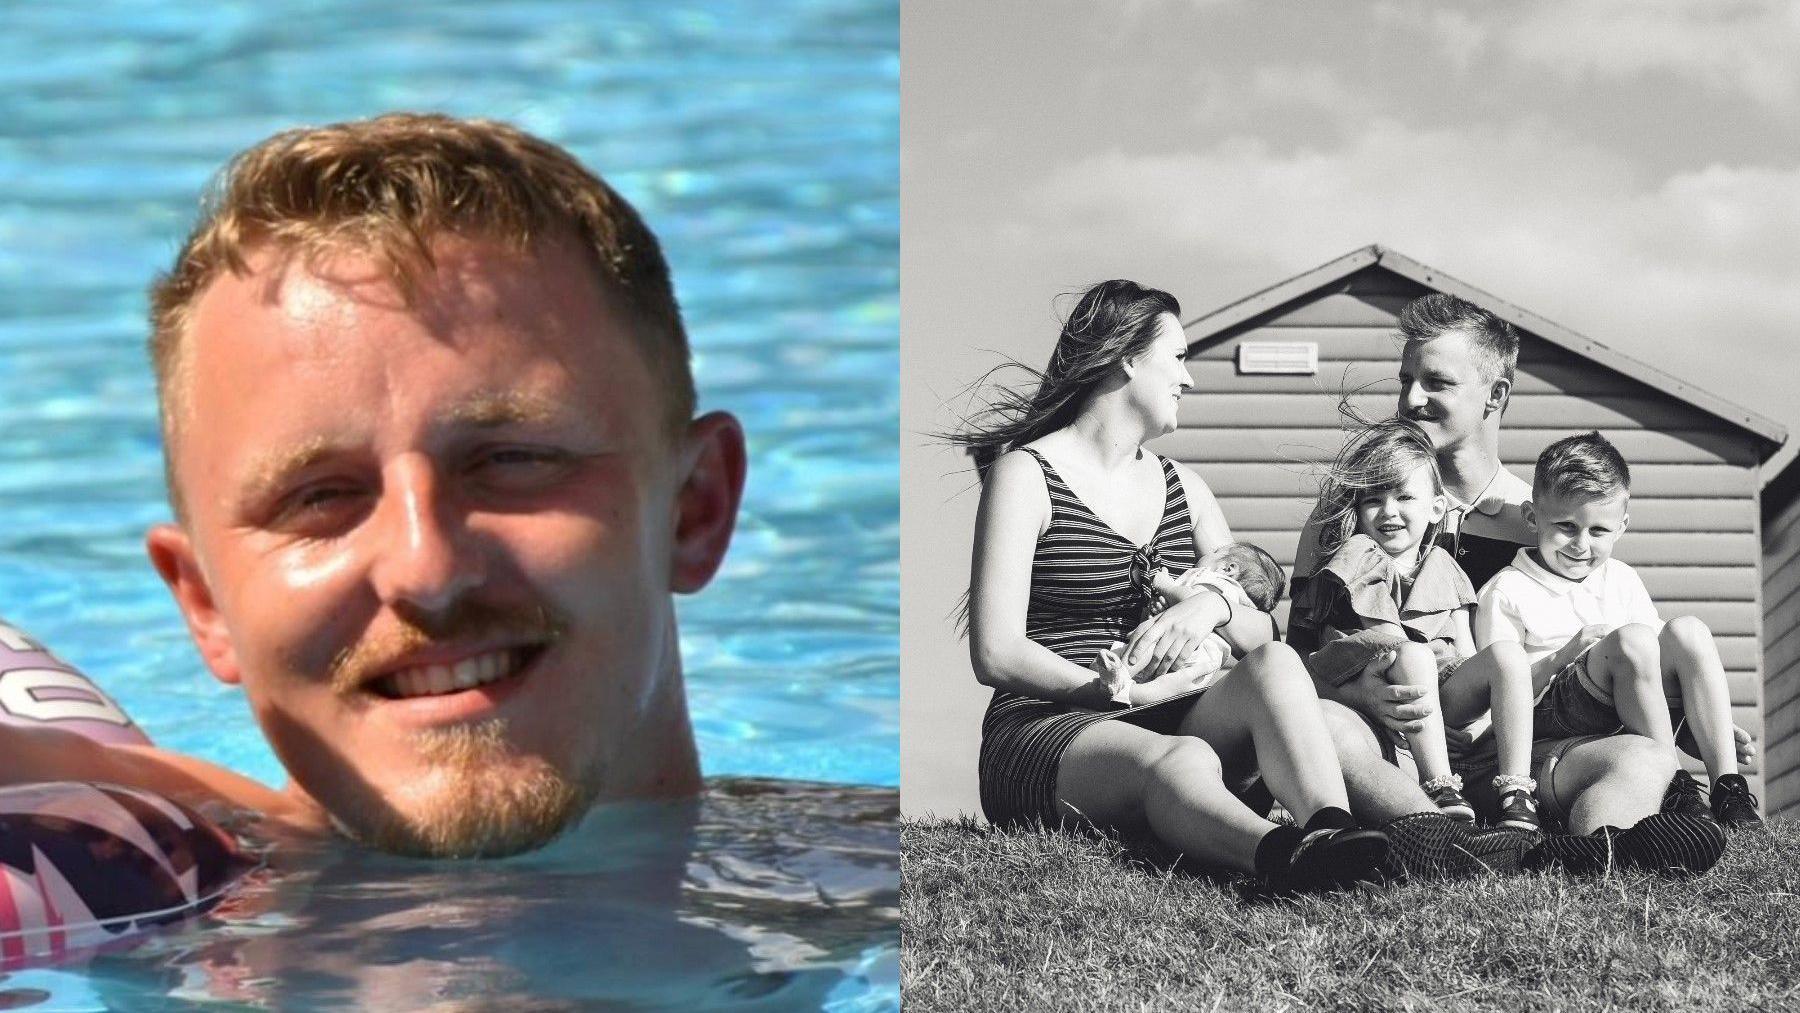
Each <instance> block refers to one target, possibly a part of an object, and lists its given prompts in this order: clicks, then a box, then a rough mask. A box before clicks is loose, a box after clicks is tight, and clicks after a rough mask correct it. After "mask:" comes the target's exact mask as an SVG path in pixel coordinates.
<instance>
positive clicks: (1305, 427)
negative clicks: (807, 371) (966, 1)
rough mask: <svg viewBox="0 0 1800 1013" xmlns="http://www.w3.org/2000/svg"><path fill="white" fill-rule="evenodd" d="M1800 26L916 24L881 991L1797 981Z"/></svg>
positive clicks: (1390, 19)
mask: <svg viewBox="0 0 1800 1013" xmlns="http://www.w3.org/2000/svg"><path fill="white" fill-rule="evenodd" d="M1797 19H1800V10H1797V9H1796V8H1794V7H1793V6H1792V5H1780V4H1745V5H1733V6H1731V7H1728V8H1727V7H1700V6H1684V5H1674V4H1650V5H1636V4H1623V3H1587V4H1576V5H1567V6H1553V5H1548V4H1526V5H1515V6H1508V7H1505V8H1493V7H1473V6H1460V5H1459V6H1451V5H1430V4H1423V3H1376V4H1364V5H1343V6H1337V7H1332V8H1329V9H1323V8H1312V9H1306V10H1302V9H1297V8H1285V9H1271V8H1267V7H1258V8H1255V9H1251V8H1250V7H1249V6H1248V5H1243V4H1236V3H1232V2H1229V0H1218V2H1170V3H1152V2H1141V3H1129V4H1123V5H1118V6H1115V7H1111V8H1107V9H1099V8H1095V7H1091V6H1088V5H1080V4H1073V3H1051V4H1039V5H1031V6H1029V7H1026V6H1024V5H1011V4H988V5H977V6H975V7H958V8H955V9H948V8H927V9H919V8H909V9H907V10H906V11H903V13H902V46H903V51H904V53H905V59H906V71H905V76H904V80H905V89H906V91H905V101H904V103H903V106H902V156H901V168H902V199H903V225H902V229H903V245H902V272H903V273H902V277H903V290H902V371H903V373H902V383H903V387H902V392H903V393H902V409H901V412H902V417H901V432H902V437H901V439H902V448H901V455H902V469H903V476H904V480H903V483H902V494H901V495H902V550H901V551H902V570H903V575H904V579H903V583H902V620H901V632H902V651H901V683H902V714H903V721H902V743H901V764H902V780H903V792H902V808H903V813H904V817H905V820H904V822H903V829H902V862H903V866H902V867H903V891H902V897H903V900H902V903H903V911H902V925H903V932H904V934H905V946H904V950H903V958H902V959H903V967H902V981H903V996H904V999H905V1001H906V1003H907V1005H908V1006H909V1007H913V1006H916V1007H917V1008H921V1009H959V1010H960V1009H1003V1010H1007V1009H1027V1008H1044V1007H1049V1008H1095V1009H1114V1008H1119V1009H1138V1008H1151V1007H1154V1008H1183V1007H1194V1008H1217V1009H1318V1008H1344V1009H1351V1008H1356V1009H1361V1008H1414V1007H1445V1008H1459V1009H1460V1008H1470V1009H1590V1008H1591V1009H1637V1008H1646V1007H1654V1008H1669V1009H1694V1008H1697V1009H1737V1008H1746V1007H1763V1008H1773V1007H1777V1006H1780V1005H1782V1004H1783V1003H1784V1002H1785V1001H1787V1000H1788V998H1789V997H1790V996H1791V993H1792V989H1793V987H1794V985H1793V982H1794V981H1795V970H1796V968H1795V966H1794V961H1793V959H1792V957H1791V956H1790V955H1789V953H1788V943H1787V940H1788V939H1789V938H1791V936H1792V933H1793V932H1794V930H1795V929H1796V928H1797V927H1800V926H1797V925H1796V919H1795V917H1794V915H1793V914H1792V913H1791V912H1790V911H1789V910H1788V907H1789V905H1787V904H1786V901H1787V900H1789V899H1791V897H1792V895H1793V892H1794V890H1795V888H1796V886H1797V885H1800V882H1797V880H1800V877H1796V875H1795V873H1794V871H1793V870H1794V861H1793V859H1794V858H1795V857H1796V841H1795V839H1794V836H1793V834H1792V833H1791V832H1790V830H1789V823H1788V820H1787V818H1786V817H1784V816H1782V815H1781V814H1782V813H1783V812H1784V811H1785V810H1788V809H1790V808H1791V807H1793V806H1795V805H1796V804H1800V772H1797V768H1800V739H1796V738H1795V737H1794V735H1793V732H1794V731H1795V730H1797V729H1800V634H1796V635H1794V636H1788V631H1789V629H1790V628H1791V627H1792V625H1793V624H1794V621H1795V620H1796V619H1800V564H1794V563H1793V562H1792V559H1793V557H1794V556H1796V555H1797V554H1800V507H1797V506H1796V503H1795V501H1796V500H1800V467H1789V466H1788V465H1789V461H1790V460H1791V459H1792V458H1793V457H1794V452H1793V449H1792V448H1790V447H1789V446H1788V443H1789V432H1790V430H1791V429H1792V428H1793V427H1794V426H1795V425H1796V424H1797V423H1800V410H1797V409H1796V408H1795V406H1794V403H1793V401H1792V399H1791V396H1789V393H1788V390H1789V385H1790V384H1791V382H1792V380H1791V377H1792V376H1793V366H1794V365H1795V363H1796V361H1800V357H1797V356H1796V354H1795V352H1796V347H1795V339H1796V325H1797V324H1800V285H1796V284H1795V282H1796V280H1800V271H1797V268H1800V246H1797V245H1796V243H1795V241H1794V236H1795V235H1796V234H1797V233H1796V230H1795V227H1796V225H1797V224H1800V143H1797V142H1800V130H1796V128H1795V127H1794V126H1793V123H1794V122H1800V119H1796V118H1795V116H1794V114H1795V112H1796V111H1797V109H1796V107H1797V106H1800V71H1797V70H1796V68H1797V67H1800V61H1797V60H1796V57H1800V47H1797V46H1796V44H1795V43H1794V42H1793V41H1792V39H1793V38H1794V37H1795V36H1794V29H1795V28H1796V27H1800V22H1797Z"/></svg>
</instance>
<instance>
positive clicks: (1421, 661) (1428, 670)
mask: <svg viewBox="0 0 1800 1013" xmlns="http://www.w3.org/2000/svg"><path fill="white" fill-rule="evenodd" d="M1437 670H1438V666H1437V656H1436V655H1434V654H1432V653H1431V648H1429V647H1427V646H1425V645H1424V644H1421V643H1416V642H1413V641H1408V642H1406V643H1404V644H1401V645H1400V647H1399V649H1398V653H1397V655H1396V657H1395V658H1394V663H1393V664H1392V665H1389V666H1388V670H1387V680H1388V682H1389V683H1390V684H1392V685H1396V686H1417V687H1419V688H1420V689H1423V690H1424V691H1425V695H1424V696H1422V697H1420V698H1419V702H1420V703H1428V704H1430V705H1431V713H1430V714H1428V715H1426V716H1425V718H1424V719H1422V720H1421V721H1420V722H1419V729H1418V730H1417V731H1412V732H1407V733H1406V745H1407V748H1408V749H1410V750H1412V754H1413V760H1414V761H1415V762H1417V763H1418V765H1419V779H1420V781H1421V782H1425V781H1430V780H1431V779H1432V778H1434V777H1445V776H1447V775H1448V774H1449V773H1450V747H1449V745H1448V744H1447V743H1446V742H1445V741H1444V710H1443V707H1442V705H1441V704H1440V703H1439V701H1438V677H1437Z"/></svg>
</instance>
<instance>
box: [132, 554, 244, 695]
mask: <svg viewBox="0 0 1800 1013" xmlns="http://www.w3.org/2000/svg"><path fill="white" fill-rule="evenodd" d="M144 548H145V549H146V550H147V551H148V552H149V553H150V565H151V566H154V567H156V572H157V574H158V575H160V576H161V577H162V579H163V583H164V584H167V585H168V586H169V594H171V595H173V596H174V598H175V606H176V607H177V608H179V609H181V617H182V618H183V619H185V620H187V628H188V635H189V636H191V637H193V638H194V646H195V647H197V648H199V650H200V658H201V660H202V661H205V662H206V667H207V668H208V669H210V670H211V671H212V674H213V678H215V679H218V680H219V681H220V682H223V683H226V684H228V685H232V686H235V685H237V684H238V683H240V682H242V681H243V677H244V676H243V671H242V669H240V668H239V667H238V658H237V650H236V649H235V648H233V647H232V645H231V634H230V633H229V632H228V631H227V630H226V628H225V617H224V616H222V615H220V614H219V610H218V608H217V606H215V605H214V603H213V596H212V588H211V586H209V585H208V584H207V581H206V574H205V573H204V572H202V570H201V569H200V558H199V557H198V556H196V555H195V554H194V543H193V541H192V540H190V539H189V538H188V534H187V532H186V531H183V530H182V529H181V528H179V527H177V526H176V525H174V524H158V525H156V526H155V527H153V528H151V529H150V533H149V534H148V535H146V536H145V538H144Z"/></svg>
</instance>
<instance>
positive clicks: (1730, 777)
mask: <svg viewBox="0 0 1800 1013" xmlns="http://www.w3.org/2000/svg"><path fill="white" fill-rule="evenodd" d="M1712 814H1713V819H1716V820H1718V821H1719V822H1720V823H1722V824H1724V825H1725V826H1727V827H1732V828H1734V829H1735V828H1737V827H1760V826H1762V816H1761V815H1760V814H1758V813H1757V811H1756V796H1755V795H1752V794H1750V783H1749V782H1748V781H1745V780H1744V776H1743V775H1742V774H1721V775H1720V776H1719V777H1718V778H1717V779H1716V780H1714V781H1713V788H1712Z"/></svg>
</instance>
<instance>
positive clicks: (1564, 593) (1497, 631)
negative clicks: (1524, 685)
mask: <svg viewBox="0 0 1800 1013" xmlns="http://www.w3.org/2000/svg"><path fill="white" fill-rule="evenodd" d="M1476 598H1477V604H1476V606H1475V645H1476V646H1477V647H1486V646H1487V645H1489V644H1491V643H1493V642H1495V641H1497V640H1516V641H1518V642H1519V645H1520V646H1522V647H1523V648H1525V656H1526V657H1527V658H1528V659H1530V661H1531V666H1532V676H1533V678H1532V683H1533V684H1534V685H1536V686H1539V687H1540V688H1541V687H1543V686H1544V685H1545V680H1547V679H1548V678H1549V676H1550V675H1552V674H1554V673H1550V672H1539V671H1537V669H1538V664H1539V662H1542V661H1544V660H1545V659H1546V658H1549V657H1550V656H1551V655H1553V654H1555V653H1556V652H1557V651H1559V650H1561V649H1562V646H1563V645H1564V644H1566V643H1568V642H1569V641H1570V640H1572V639H1574V637H1575V635H1576V634H1577V633H1580V632H1581V630H1582V628H1583V627H1586V626H1594V625H1600V626H1605V627H1607V628H1608V629H1618V628H1619V627H1621V626H1624V625H1627V624H1629V623H1643V624H1645V625H1646V626H1650V627H1652V628H1653V629H1656V630H1658V631H1660V630H1661V629H1662V627H1663V620H1662V617H1661V616H1659V615H1657V612H1656V603H1655V602H1653V601H1651V600H1650V592H1649V591H1648V590H1646V589H1645V587H1644V581H1643V579H1642V578H1640V577H1639V576H1638V575H1637V571H1636V570H1633V569H1632V568H1631V567H1630V566H1629V565H1627V564H1625V563H1621V562H1619V561H1618V560H1617V559H1608V560H1607V561H1606V562H1604V563H1602V564H1600V567H1599V569H1596V570H1595V571H1594V572H1593V573H1590V574H1588V575H1587V576H1586V577H1583V578H1582V579H1581V580H1570V579H1569V578H1567V577H1564V576H1562V575H1560V574H1557V573H1554V572H1552V571H1550V570H1549V569H1546V568H1545V567H1543V566H1541V565H1539V564H1538V563H1537V562H1536V561H1535V560H1533V559H1532V558H1531V554H1530V550H1528V549H1520V550H1519V552H1518V554H1517V555H1515V556H1514V557H1513V561H1512V563H1511V564H1510V565H1508V566H1507V567H1506V569H1504V570H1501V571H1500V572H1499V573H1497V574H1495V575H1494V579H1493V580H1490V581H1488V582H1487V584H1486V586H1484V587H1482V589H1481V593H1480V594H1479V595H1477V596H1476Z"/></svg>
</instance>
